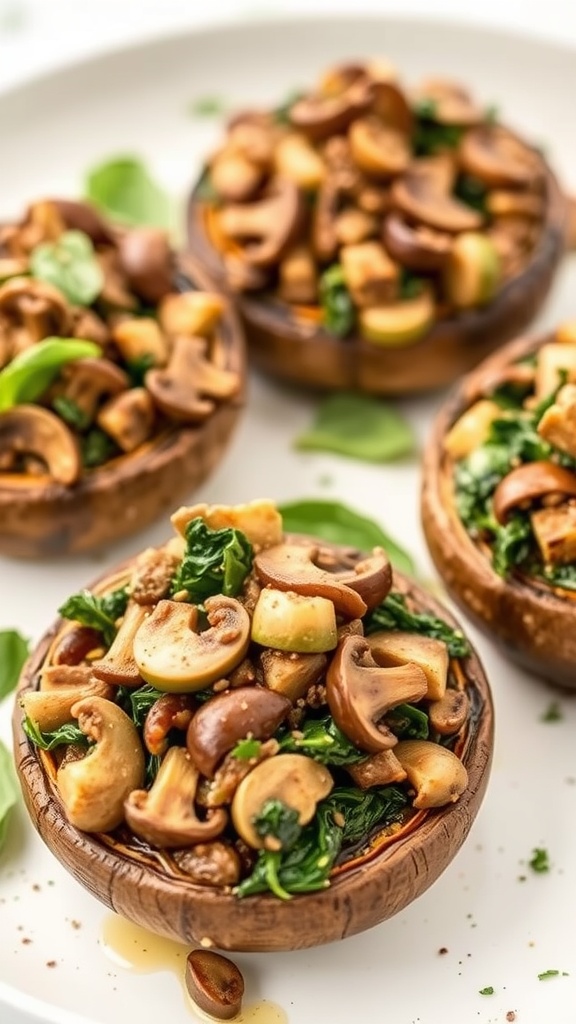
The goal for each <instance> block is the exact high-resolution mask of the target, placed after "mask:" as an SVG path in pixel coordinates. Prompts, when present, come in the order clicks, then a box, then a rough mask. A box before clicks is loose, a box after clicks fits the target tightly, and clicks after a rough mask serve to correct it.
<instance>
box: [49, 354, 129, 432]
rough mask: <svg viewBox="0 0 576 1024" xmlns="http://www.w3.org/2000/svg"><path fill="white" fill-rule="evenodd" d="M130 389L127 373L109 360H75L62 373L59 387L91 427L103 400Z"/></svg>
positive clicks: (59, 392) (59, 390)
mask: <svg viewBox="0 0 576 1024" xmlns="http://www.w3.org/2000/svg"><path fill="white" fill-rule="evenodd" d="M129 387H130V378H129V376H128V374H127V373H125V372H124V370H122V369H120V367H119V366H117V365H116V363H113V362H111V361H110V360H109V359H92V358H87V359H75V360H74V361H73V362H71V363H67V364H66V366H63V367H62V369H61V371H60V381H59V382H58V384H57V385H56V391H57V393H58V394H59V395H62V396H64V397H65V398H68V399H69V400H70V401H71V402H73V403H74V405H75V406H77V407H78V409H80V411H81V412H82V413H83V414H84V416H85V418H86V422H87V423H91V422H92V421H93V420H94V418H95V416H96V412H97V410H98V408H99V406H100V404H101V403H102V401H103V400H104V398H108V397H109V396H110V395H118V394H120V392H121V391H126V390H127V389H128V388H129Z"/></svg>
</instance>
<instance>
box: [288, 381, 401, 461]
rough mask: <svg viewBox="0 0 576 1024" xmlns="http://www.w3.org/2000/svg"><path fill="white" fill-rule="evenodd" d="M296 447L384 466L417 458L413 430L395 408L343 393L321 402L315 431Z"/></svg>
mask: <svg viewBox="0 0 576 1024" xmlns="http://www.w3.org/2000/svg"><path fill="white" fill-rule="evenodd" d="M294 447H295V448H297V449H299V450H300V451H320V452H333V453H335V454H336V455H344V456H347V457H348V458H351V459H358V460H359V461H361V462H376V463H381V462H392V461H394V460H396V459H400V458H404V457H406V456H409V455H413V454H414V451H415V447H416V445H415V440H414V433H413V431H412V427H411V426H410V424H409V423H408V422H407V421H406V420H405V419H404V417H403V416H402V415H401V414H400V413H399V412H398V411H397V409H395V408H394V406H392V405H388V404H387V403H385V402H382V401H381V400H379V399H377V398H371V397H370V396H368V395H358V394H354V393H351V392H350V393H347V392H342V393H339V394H334V395H330V396H329V397H328V398H325V399H324V400H323V401H322V402H321V404H320V405H319V407H318V409H317V411H316V417H315V420H314V422H313V424H312V426H311V428H310V429H309V430H307V431H305V432H304V433H303V434H300V436H299V437H297V438H296V440H295V442H294Z"/></svg>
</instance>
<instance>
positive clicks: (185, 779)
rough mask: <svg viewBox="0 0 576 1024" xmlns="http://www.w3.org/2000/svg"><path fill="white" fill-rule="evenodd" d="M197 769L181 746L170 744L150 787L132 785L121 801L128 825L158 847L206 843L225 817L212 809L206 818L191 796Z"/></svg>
mask: <svg viewBox="0 0 576 1024" xmlns="http://www.w3.org/2000/svg"><path fill="white" fill-rule="evenodd" d="M198 779H199V773H198V771H197V769H196V768H195V767H194V765H193V764H192V761H191V758H190V755H189V754H188V752H187V751H186V750H184V748H183V747H170V749H169V750H168V752H167V753H166V754H165V756H164V759H163V761H162V764H161V765H160V768H159V770H158V774H157V776H156V778H155V779H154V782H153V784H152V788H151V789H149V790H145V789H133V791H132V792H131V793H130V794H129V796H128V797H127V799H126V801H125V804H124V812H125V816H126V821H127V823H128V826H129V828H130V829H131V830H132V832H134V833H135V835H137V836H140V838H141V839H145V840H146V842H147V843H150V844H151V845H152V846H156V847H157V848H158V849H160V850H169V849H171V848H179V847H184V846H194V844H195V843H205V842H207V841H209V840H211V839H216V837H217V836H219V835H221V834H222V832H223V831H224V829H225V828H226V824H227V821H228V815H227V813H226V811H225V810H223V809H222V808H218V809H217V810H214V811H211V812H210V815H209V817H207V818H206V820H205V821H201V820H200V818H199V817H198V815H197V814H196V809H195V806H194V800H195V797H196V790H197V789H198Z"/></svg>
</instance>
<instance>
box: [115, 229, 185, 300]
mask: <svg viewBox="0 0 576 1024" xmlns="http://www.w3.org/2000/svg"><path fill="white" fill-rule="evenodd" d="M118 257H119V259H120V266H121V268H122V271H123V273H124V274H125V276H126V280H127V281H128V284H129V286H130V288H131V289H132V291H134V292H136V295H138V296H139V298H141V299H143V300H144V302H150V303H154V304H155V303H157V302H160V300H161V299H163V298H164V296H165V295H168V294H169V293H170V292H171V291H172V288H173V274H174V267H173V258H172V250H171V248H170V244H169V241H168V235H167V234H166V232H165V231H162V230H161V229H160V228H152V227H139V228H130V229H129V230H128V231H124V232H122V233H121V234H120V236H119V238H118Z"/></svg>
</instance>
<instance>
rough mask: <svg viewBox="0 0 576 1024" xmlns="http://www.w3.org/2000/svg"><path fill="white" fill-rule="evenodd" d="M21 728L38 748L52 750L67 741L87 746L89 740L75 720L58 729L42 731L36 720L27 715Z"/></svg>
mask: <svg viewBox="0 0 576 1024" xmlns="http://www.w3.org/2000/svg"><path fill="white" fill-rule="evenodd" d="M22 728H23V730H24V732H25V733H26V735H27V737H28V739H29V740H30V741H31V743H33V744H34V746H35V747H40V750H54V748H55V747H62V746H65V745H66V744H68V743H74V744H75V745H77V746H80V747H87V746H89V742H90V741H89V740H88V737H87V736H85V735H84V733H83V732H82V730H81V729H80V728H79V727H78V726H77V725H76V723H75V722H66V723H65V725H61V726H59V728H58V729H54V730H52V731H51V732H43V731H42V729H40V728H39V727H38V725H37V724H36V722H34V721H33V720H32V719H31V718H30V717H28V716H27V717H26V718H25V719H24V721H23V722H22Z"/></svg>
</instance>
